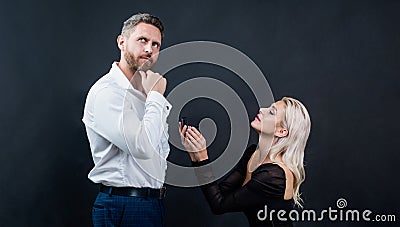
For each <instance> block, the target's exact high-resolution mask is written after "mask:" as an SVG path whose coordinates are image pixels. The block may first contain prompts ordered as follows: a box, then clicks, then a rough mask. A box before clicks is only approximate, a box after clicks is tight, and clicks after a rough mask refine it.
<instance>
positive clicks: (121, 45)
mask: <svg viewBox="0 0 400 227" xmlns="http://www.w3.org/2000/svg"><path fill="white" fill-rule="evenodd" d="M117 44H118V48H119V49H120V50H121V51H125V37H124V36H123V35H119V36H118V37H117Z"/></svg>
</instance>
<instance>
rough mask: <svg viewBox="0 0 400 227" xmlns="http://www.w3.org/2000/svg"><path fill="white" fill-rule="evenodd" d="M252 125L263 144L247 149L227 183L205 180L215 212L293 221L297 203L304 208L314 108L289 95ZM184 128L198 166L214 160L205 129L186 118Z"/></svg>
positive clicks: (254, 221) (257, 221)
mask: <svg viewBox="0 0 400 227" xmlns="http://www.w3.org/2000/svg"><path fill="white" fill-rule="evenodd" d="M251 127H253V128H254V129H255V130H256V131H257V132H258V133H259V143H258V145H257V146H256V145H252V146H250V147H249V148H247V149H246V151H245V152H244V154H243V156H242V158H241V160H240V161H239V163H238V164H237V165H236V166H235V168H234V169H233V171H232V172H231V173H230V174H229V175H228V176H227V177H226V178H225V179H224V180H223V181H222V182H220V183H216V182H213V183H210V184H207V185H203V186H202V187H201V188H202V191H203V193H204V195H205V197H206V199H207V201H208V203H209V205H210V207H211V210H212V211H213V213H215V214H222V213H226V212H237V211H242V212H244V213H245V215H246V216H247V219H248V221H249V224H250V226H292V222H291V221H290V218H289V216H288V214H289V212H290V211H291V210H292V209H293V204H296V205H298V206H300V207H301V198H300V192H299V188H300V185H301V183H302V182H303V181H304V177H305V172H304V166H303V159H304V149H305V146H306V142H307V139H308V136H309V134H310V128H311V122H310V117H309V115H308V112H307V110H306V108H305V107H304V105H303V104H302V103H301V102H299V101H298V100H296V99H293V98H287V97H284V98H283V99H282V100H280V101H277V102H276V103H273V104H272V105H271V106H270V107H268V108H261V109H260V111H259V114H257V116H256V117H255V119H254V120H253V121H252V122H251ZM179 129H180V134H181V139H182V144H183V145H184V147H185V148H186V149H187V150H188V151H189V154H190V158H191V159H192V164H193V166H202V165H206V164H208V163H210V161H209V159H208V154H207V149H206V141H205V139H204V137H203V136H202V135H201V134H200V132H199V131H198V130H197V129H196V128H194V127H191V126H186V125H184V126H183V127H182V125H181V123H179ZM272 210H275V212H272ZM280 210H284V214H282V213H283V212H281V213H280V214H279V213H278V211H280ZM267 212H268V213H267ZM270 212H271V213H270ZM277 215H278V216H277Z"/></svg>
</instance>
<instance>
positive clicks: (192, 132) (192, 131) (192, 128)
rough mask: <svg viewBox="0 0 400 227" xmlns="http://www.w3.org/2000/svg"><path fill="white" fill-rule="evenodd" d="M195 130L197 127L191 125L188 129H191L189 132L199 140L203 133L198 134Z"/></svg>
mask: <svg viewBox="0 0 400 227" xmlns="http://www.w3.org/2000/svg"><path fill="white" fill-rule="evenodd" d="M194 130H196V128H195V127H189V128H188V131H189V133H190V134H191V135H192V136H193V138H195V139H196V140H199V139H200V137H201V134H200V135H199V134H197V133H196V132H195V131H194ZM196 131H197V130H196Z"/></svg>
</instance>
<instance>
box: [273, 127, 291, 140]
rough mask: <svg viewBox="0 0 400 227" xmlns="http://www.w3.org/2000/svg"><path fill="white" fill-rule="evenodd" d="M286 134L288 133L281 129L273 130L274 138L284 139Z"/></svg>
mask: <svg viewBox="0 0 400 227" xmlns="http://www.w3.org/2000/svg"><path fill="white" fill-rule="evenodd" d="M288 134H289V131H288V130H287V129H286V128H283V127H279V128H276V130H275V136H276V137H279V138H282V137H286V136H287V135H288Z"/></svg>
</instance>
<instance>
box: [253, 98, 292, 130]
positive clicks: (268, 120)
mask: <svg viewBox="0 0 400 227" xmlns="http://www.w3.org/2000/svg"><path fill="white" fill-rule="evenodd" d="M284 109H285V104H284V103H283V101H277V102H276V103H273V104H271V106H270V107H268V108H261V109H260V111H259V113H258V114H257V115H256V117H255V118H254V120H253V121H252V122H251V124H250V125H251V127H253V128H254V129H255V130H256V131H257V132H258V133H260V134H261V133H263V134H267V135H274V136H277V137H283V136H286V135H287V130H286V129H285V128H283V127H281V125H280V122H281V121H282V120H283V118H284Z"/></svg>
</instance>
